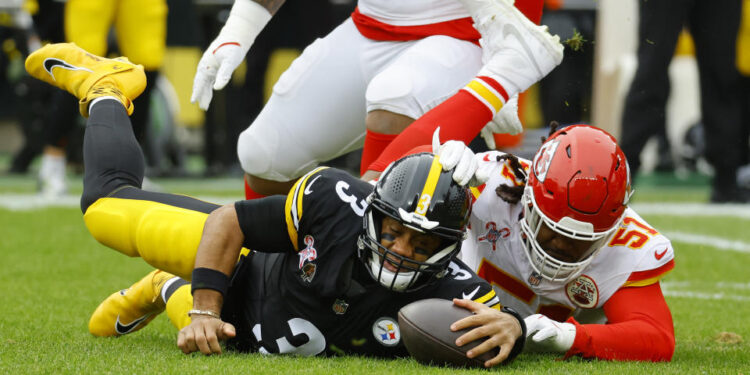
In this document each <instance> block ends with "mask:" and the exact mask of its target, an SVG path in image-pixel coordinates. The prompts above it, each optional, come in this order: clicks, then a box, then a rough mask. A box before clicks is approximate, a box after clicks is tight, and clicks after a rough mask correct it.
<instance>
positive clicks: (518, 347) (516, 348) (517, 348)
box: [500, 306, 526, 364]
mask: <svg viewBox="0 0 750 375" xmlns="http://www.w3.org/2000/svg"><path fill="white" fill-rule="evenodd" d="M500 311H502V312H504V313H507V314H510V315H513V317H514V318H516V320H518V323H520V324H521V336H520V337H518V338H517V339H516V343H515V344H513V349H511V351H510V354H508V358H506V359H505V360H504V361H503V362H502V363H503V364H505V363H510V361H512V360H513V359H514V358H516V357H518V355H519V354H521V352H522V351H523V345H524V344H525V343H526V322H524V321H523V318H522V317H521V314H519V313H518V312H517V311H516V310H513V309H511V308H510V307H508V306H503V308H502V309H500Z"/></svg>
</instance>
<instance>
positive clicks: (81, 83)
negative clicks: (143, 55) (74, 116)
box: [26, 43, 146, 117]
mask: <svg viewBox="0 0 750 375" xmlns="http://www.w3.org/2000/svg"><path fill="white" fill-rule="evenodd" d="M26 71H28V72H29V74H31V76H32V77H34V78H37V79H39V80H42V81H44V82H47V83H49V84H50V85H53V86H55V87H59V88H61V89H63V90H66V91H67V92H69V93H71V94H73V95H75V97H76V98H78V99H79V100H80V102H79V110H80V112H81V115H83V117H88V105H89V103H90V102H91V100H93V99H94V98H98V97H102V96H113V97H116V98H118V99H119V100H120V101H121V102H122V104H123V105H124V106H125V108H126V109H127V111H128V115H130V114H132V113H133V100H134V99H135V98H137V97H138V95H140V94H141V93H142V92H143V90H144V89H145V88H146V74H145V73H144V72H143V66H141V65H136V64H133V63H131V62H130V61H128V59H127V58H125V57H118V58H116V59H105V58H103V57H99V56H94V55H92V54H90V53H88V52H86V51H84V50H83V49H81V48H80V47H78V46H76V45H75V44H73V43H58V44H48V45H46V46H44V47H42V48H40V49H38V50H36V51H35V52H34V53H32V54H31V55H29V57H28V58H26Z"/></svg>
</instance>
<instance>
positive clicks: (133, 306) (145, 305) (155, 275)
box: [89, 270, 175, 337]
mask: <svg viewBox="0 0 750 375" xmlns="http://www.w3.org/2000/svg"><path fill="white" fill-rule="evenodd" d="M174 277H175V276H174V275H172V274H170V273H167V272H164V271H160V270H154V271H151V272H150V273H149V274H148V275H146V277H144V278H142V279H141V280H140V281H138V282H136V283H135V284H133V286H131V287H130V288H128V289H123V290H121V291H119V292H115V293H113V294H112V295H111V296H109V297H107V299H105V300H104V302H102V303H101V304H100V305H99V307H97V308H96V311H94V313H93V314H92V315H91V320H89V332H91V334H93V335H94V336H100V337H110V336H120V335H125V334H128V333H133V332H135V331H137V330H139V329H141V328H143V327H145V326H146V325H147V324H148V323H149V322H151V320H153V319H154V318H156V316H157V315H159V314H160V313H161V312H162V311H164V308H165V304H164V301H163V300H162V298H161V295H160V294H161V288H162V287H163V286H164V283H166V282H167V281H168V280H170V279H172V278H174Z"/></svg>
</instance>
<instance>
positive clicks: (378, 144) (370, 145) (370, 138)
mask: <svg viewBox="0 0 750 375" xmlns="http://www.w3.org/2000/svg"><path fill="white" fill-rule="evenodd" d="M397 136H398V134H383V133H376V132H373V131H370V130H367V134H366V135H365V146H364V147H363V148H362V159H361V161H360V163H359V175H360V176H361V175H363V174H365V172H367V167H368V166H369V165H370V164H372V162H374V161H375V160H376V159H377V158H378V156H380V154H381V153H382V152H383V150H385V148H386V147H388V145H389V144H391V141H393V140H394V139H395V138H396V137H397Z"/></svg>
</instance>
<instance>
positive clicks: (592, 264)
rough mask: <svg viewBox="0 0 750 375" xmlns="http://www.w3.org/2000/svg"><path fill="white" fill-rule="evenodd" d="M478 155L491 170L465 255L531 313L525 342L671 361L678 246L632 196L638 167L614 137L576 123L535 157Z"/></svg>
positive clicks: (530, 346)
mask: <svg viewBox="0 0 750 375" xmlns="http://www.w3.org/2000/svg"><path fill="white" fill-rule="evenodd" d="M476 159H478V160H480V161H479V163H480V167H479V170H483V169H484V172H483V173H484V174H485V175H487V174H489V176H491V177H490V178H489V180H488V181H487V183H486V184H484V185H481V186H479V187H478V188H476V189H474V195H475V197H476V201H475V202H474V204H473V212H472V216H471V221H470V228H471V235H470V236H469V238H468V239H467V240H466V241H464V245H463V249H462V253H461V256H462V259H463V260H464V262H466V264H467V265H469V266H470V267H472V268H473V269H474V270H475V271H477V274H479V275H480V276H482V277H483V278H484V279H486V280H487V281H489V282H490V283H492V285H493V286H494V288H495V289H496V291H497V292H498V295H499V296H500V297H501V300H502V301H503V302H504V303H506V304H508V305H510V307H512V308H514V309H516V310H517V311H519V312H521V314H522V315H524V316H527V318H526V319H525V320H526V324H527V326H528V334H527V342H526V345H527V350H531V351H534V350H536V351H548V352H550V351H551V352H559V353H564V354H565V357H566V358H567V357H570V356H582V357H586V358H600V359H612V360H643V361H670V360H671V358H672V354H673V353H674V346H675V341H674V326H673V324H672V316H671V313H670V310H669V307H668V306H667V303H666V301H665V299H664V296H663V294H662V292H661V288H660V286H659V280H660V279H661V278H662V277H663V276H664V275H665V274H667V273H668V272H669V271H671V270H672V268H673V267H674V250H673V248H672V244H671V243H670V241H669V239H667V238H666V237H665V236H664V235H662V234H660V233H659V231H657V230H656V229H654V228H653V227H652V226H650V225H649V224H648V223H647V222H646V221H645V220H643V218H641V217H640V216H638V214H637V213H636V212H635V211H634V210H633V209H631V208H629V207H628V206H627V203H628V199H629V198H630V195H631V194H632V192H631V187H630V172H629V169H628V164H627V161H626V159H625V155H624V154H623V152H622V150H621V149H620V147H619V146H618V145H617V143H616V141H615V139H614V138H613V137H612V136H611V135H609V134H608V133H606V132H605V131H603V130H601V129H598V128H594V127H590V126H586V125H574V126H570V127H566V128H563V129H561V130H558V131H556V132H554V133H553V134H552V135H551V136H550V137H549V138H548V139H547V140H546V141H545V142H544V143H543V144H542V146H541V149H540V150H539V151H538V152H537V154H536V155H535V156H534V160H533V162H529V161H528V160H523V159H518V158H516V157H515V156H513V155H510V154H503V153H501V152H498V151H490V152H487V153H483V154H478V155H476ZM509 301H510V302H509Z"/></svg>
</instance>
